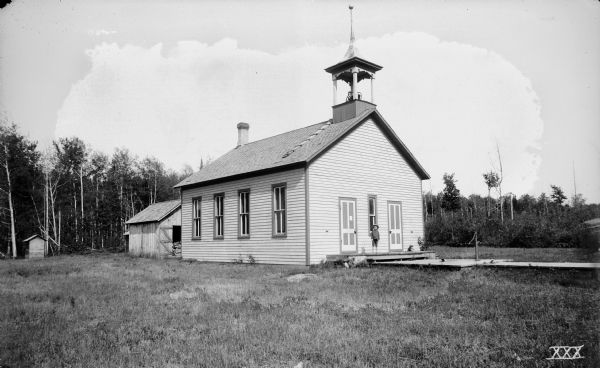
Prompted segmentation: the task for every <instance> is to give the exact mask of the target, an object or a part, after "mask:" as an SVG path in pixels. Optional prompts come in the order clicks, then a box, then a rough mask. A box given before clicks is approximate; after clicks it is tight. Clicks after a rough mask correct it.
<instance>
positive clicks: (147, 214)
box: [125, 199, 181, 224]
mask: <svg viewBox="0 0 600 368" xmlns="http://www.w3.org/2000/svg"><path fill="white" fill-rule="evenodd" d="M179 206H181V201H180V200H179V199H177V200H174V201H166V202H158V203H154V204H151V205H150V206H148V207H146V208H144V210H143V211H142V212H140V213H138V214H137V215H135V216H133V217H132V218H130V219H129V220H127V222H125V223H126V224H139V223H142V222H155V221H161V220H162V219H164V218H165V217H167V216H169V215H170V214H171V213H173V211H175V210H177V209H178V208H179Z"/></svg>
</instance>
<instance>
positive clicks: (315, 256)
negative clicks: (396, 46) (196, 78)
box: [177, 34, 429, 265]
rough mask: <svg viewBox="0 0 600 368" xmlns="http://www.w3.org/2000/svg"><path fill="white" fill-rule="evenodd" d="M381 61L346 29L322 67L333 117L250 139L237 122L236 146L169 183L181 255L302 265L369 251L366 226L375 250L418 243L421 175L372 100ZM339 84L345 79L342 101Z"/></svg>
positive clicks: (400, 248) (398, 248) (393, 249)
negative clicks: (343, 45)
mask: <svg viewBox="0 0 600 368" xmlns="http://www.w3.org/2000/svg"><path fill="white" fill-rule="evenodd" d="M381 68H382V67H381V66H379V65H377V64H374V63H372V62H370V61H367V60H365V59H363V58H361V57H359V56H358V54H357V52H356V49H355V47H354V35H353V34H352V35H351V41H350V46H349V48H348V51H347V53H346V55H345V57H344V60H342V61H341V62H339V63H337V64H335V65H333V66H331V67H329V68H327V69H325V70H326V71H327V72H328V73H330V74H331V75H332V80H333V88H334V93H333V95H334V106H333V117H332V118H331V119H329V120H326V121H323V122H321V123H318V124H314V125H310V126H307V127H304V128H301V129H297V130H293V131H290V132H287V133H283V134H279V135H276V136H273V137H270V138H266V139H262V140H259V141H255V142H249V141H248V131H249V125H248V124H246V123H239V124H238V125H237V128H238V145H237V147H235V148H233V149H232V150H231V151H229V152H228V153H226V154H224V155H223V156H221V157H219V158H218V159H217V160H215V161H213V162H212V163H211V164H209V165H207V166H205V167H204V168H203V169H201V170H200V171H198V172H196V173H194V174H192V175H191V176H190V177H188V178H186V179H185V180H183V181H181V182H180V183H179V184H177V187H179V188H180V189H181V214H182V215H181V216H182V220H181V227H182V232H181V241H182V256H183V258H184V259H196V260H200V261H215V262H231V261H233V260H239V259H248V257H249V256H251V257H250V258H252V259H254V260H255V261H256V262H259V263H275V264H296V265H310V264H315V263H319V262H321V261H322V260H324V259H325V258H326V256H327V255H340V254H356V253H361V252H363V251H371V237H370V230H371V228H372V225H374V224H378V225H379V233H380V234H381V239H380V240H379V247H378V248H379V249H378V252H379V253H382V252H397V251H408V250H409V249H410V250H418V249H419V239H420V238H423V231H424V222H423V201H422V183H421V182H422V180H426V179H429V175H428V174H427V172H426V171H425V170H424V169H423V167H422V166H421V165H420V164H419V162H418V161H417V159H416V158H415V157H414V156H413V154H412V153H411V152H410V151H409V150H408V148H407V147H406V145H404V143H402V141H401V140H400V138H399V137H398V136H397V135H396V133H395V132H394V131H393V130H392V128H391V127H390V125H389V124H388V123H387V122H386V120H385V119H384V118H383V116H382V115H381V114H380V113H379V111H377V108H376V105H375V104H374V103H373V79H374V76H375V73H376V72H377V71H379V70H381ZM365 80H370V82H371V86H370V87H371V93H370V96H371V101H370V102H368V101H365V100H363V99H362V95H361V94H360V92H359V91H358V84H359V83H360V82H361V81H365ZM338 81H343V82H346V83H347V84H348V85H349V86H350V91H349V93H348V97H347V99H346V101H344V102H342V103H337V101H336V96H337V83H338Z"/></svg>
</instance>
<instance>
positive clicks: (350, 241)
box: [340, 198, 358, 252]
mask: <svg viewBox="0 0 600 368" xmlns="http://www.w3.org/2000/svg"><path fill="white" fill-rule="evenodd" d="M340 244H341V251H342V252H356V251H357V249H358V244H357V241H356V200H355V199H348V198H340Z"/></svg>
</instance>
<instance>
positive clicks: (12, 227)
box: [4, 145, 17, 259]
mask: <svg viewBox="0 0 600 368" xmlns="http://www.w3.org/2000/svg"><path fill="white" fill-rule="evenodd" d="M4 168H5V169H6V182H7V186H8V188H7V189H8V191H7V193H8V211H9V212H10V241H11V245H12V257H13V259H14V258H17V238H16V234H15V211H14V208H13V201H12V186H11V183H10V170H9V168H8V147H7V146H6V145H4Z"/></svg>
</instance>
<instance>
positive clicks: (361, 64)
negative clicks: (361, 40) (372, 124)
mask: <svg viewBox="0 0 600 368" xmlns="http://www.w3.org/2000/svg"><path fill="white" fill-rule="evenodd" d="M348 8H349V9H350V45H349V46H348V50H347V51H346V54H345V55H344V59H343V60H342V61H340V62H339V63H337V64H335V65H333V66H330V67H329V68H327V69H325V71H326V72H327V73H330V74H331V77H332V78H331V79H332V81H333V122H334V123H337V122H339V121H343V120H347V119H352V118H354V117H356V116H357V115H358V114H360V112H362V111H364V110H366V109H370V108H375V106H376V105H375V101H374V91H373V82H374V79H375V73H376V72H378V71H379V70H381V69H382V67H381V66H379V65H377V64H375V63H372V62H370V61H367V60H365V59H363V58H361V57H360V56H359V54H358V49H357V48H356V46H355V45H354V25H353V18H352V15H353V14H352V10H353V9H354V7H353V6H352V5H350V6H349V7H348ZM365 79H369V80H370V81H371V102H367V101H364V100H363V99H362V94H361V93H360V92H359V91H358V84H359V83H360V82H361V81H363V80H365ZM339 80H341V81H344V82H346V83H347V84H348V85H349V86H350V90H349V91H348V95H347V97H346V101H345V102H342V103H340V104H338V100H337V96H338V81H339Z"/></svg>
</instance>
